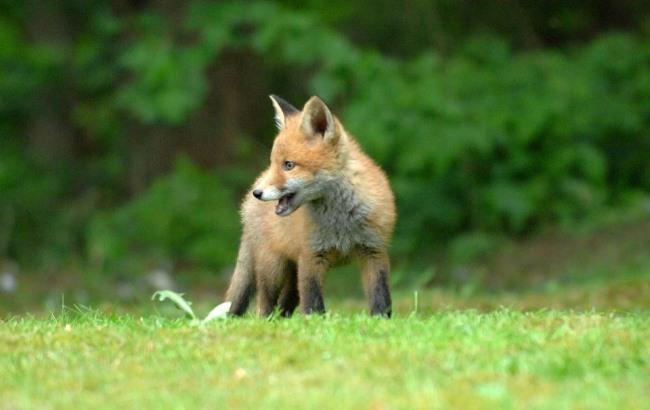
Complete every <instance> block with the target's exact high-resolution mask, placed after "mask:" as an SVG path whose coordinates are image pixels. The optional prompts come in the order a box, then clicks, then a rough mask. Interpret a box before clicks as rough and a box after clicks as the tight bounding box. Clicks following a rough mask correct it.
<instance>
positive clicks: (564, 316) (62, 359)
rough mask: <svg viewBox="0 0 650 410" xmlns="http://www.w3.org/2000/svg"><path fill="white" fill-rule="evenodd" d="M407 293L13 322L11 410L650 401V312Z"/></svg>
mask: <svg viewBox="0 0 650 410" xmlns="http://www.w3.org/2000/svg"><path fill="white" fill-rule="evenodd" d="M434 296H435V297H439V296H440V295H439V294H431V293H428V294H423V295H420V296H419V299H420V300H419V301H418V303H419V304H420V305H421V306H430V305H431V300H430V299H429V298H431V297H434ZM398 299H399V300H398V303H397V306H398V311H399V312H398V314H397V315H396V317H395V318H393V319H391V320H381V319H374V318H369V317H368V316H366V315H365V314H356V313H347V312H348V311H349V310H351V309H352V310H355V309H360V308H361V306H360V305H354V304H352V302H346V303H342V304H336V303H334V304H333V309H332V310H333V311H337V312H339V313H332V314H330V315H328V316H326V317H307V318H306V317H301V316H297V317H294V318H292V319H288V320H287V319H284V320H283V319H272V320H262V319H258V318H252V317H251V318H245V319H241V320H226V321H219V322H216V323H215V322H213V323H211V324H208V325H206V326H205V327H196V326H192V325H190V323H189V321H188V320H186V319H181V318H173V317H169V316H168V315H167V314H166V313H165V316H162V315H160V314H149V315H145V316H143V317H140V316H138V315H133V314H125V313H109V312H106V311H102V312H100V311H90V310H86V309H77V310H70V309H66V310H65V311H64V312H62V313H59V314H55V315H52V316H50V317H46V318H35V317H26V316H21V317H15V318H8V319H4V320H3V321H0V375H2V378H1V379H0V397H2V401H1V402H0V408H6V409H22V408H39V409H40V408H233V407H236V408H255V409H258V408H337V409H338V408H349V409H383V408H405V409H411V408H450V409H451V408H453V409H458V408H463V409H465V408H506V409H507V408H526V409H535V408H541V409H546V408H547V409H558V408H589V409H597V408H612V409H613V408H625V409H633V408H650V402H648V401H647V397H648V396H647V392H648V391H650V313H649V312H648V311H647V310H636V311H629V312H619V313H613V312H609V313H608V312H602V311H587V312H574V311H569V310H564V311H557V310H537V311H530V312H525V311H518V310H512V309H506V308H502V309H496V310H493V311H489V312H483V313H481V312H479V311H477V310H449V309H447V310H441V311H437V312H436V313H433V314H429V313H425V312H419V313H417V314H414V313H412V312H411V313H409V309H410V310H411V311H412V302H413V300H412V297H407V296H403V297H402V298H398ZM359 303H360V302H359ZM400 306H401V307H400ZM341 312H342V313H341Z"/></svg>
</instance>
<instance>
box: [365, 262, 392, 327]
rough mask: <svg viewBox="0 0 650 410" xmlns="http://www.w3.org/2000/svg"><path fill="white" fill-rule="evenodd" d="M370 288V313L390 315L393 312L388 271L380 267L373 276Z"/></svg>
mask: <svg viewBox="0 0 650 410" xmlns="http://www.w3.org/2000/svg"><path fill="white" fill-rule="evenodd" d="M373 279H374V280H373V283H371V288H370V289H369V290H370V301H369V302H370V314H371V315H384V316H387V317H390V316H391V314H392V307H391V299H390V290H389V288H388V272H387V271H385V270H384V269H380V270H379V272H377V276H376V277H375V278H373Z"/></svg>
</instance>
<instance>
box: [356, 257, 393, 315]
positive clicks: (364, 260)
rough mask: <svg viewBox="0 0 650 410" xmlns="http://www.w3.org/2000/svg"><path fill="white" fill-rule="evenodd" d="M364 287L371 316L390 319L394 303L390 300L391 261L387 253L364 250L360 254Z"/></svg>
mask: <svg viewBox="0 0 650 410" xmlns="http://www.w3.org/2000/svg"><path fill="white" fill-rule="evenodd" d="M360 260H361V273H362V275H363V285H364V289H365V292H366V297H367V298H368V308H369V310H370V314H371V315H373V316H374V315H382V316H386V317H390V316H391V313H392V303H391V298H390V287H389V273H390V261H389V259H388V254H387V253H386V251H377V250H371V249H364V250H362V251H361V252H360Z"/></svg>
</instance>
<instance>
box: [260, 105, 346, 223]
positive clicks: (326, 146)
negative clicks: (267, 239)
mask: <svg viewBox="0 0 650 410" xmlns="http://www.w3.org/2000/svg"><path fill="white" fill-rule="evenodd" d="M270 98H271V102H272V103H273V107H274V109H275V121H276V125H277V127H278V131H279V132H278V135H277V136H276V137H275V141H274V143H273V149H272V150H271V165H270V167H269V169H268V171H267V172H266V173H265V174H264V177H263V178H262V179H260V180H259V181H258V182H257V185H256V186H255V187H254V189H253V196H255V198H257V199H259V200H262V201H278V204H277V205H276V208H275V213H276V214H277V215H280V216H287V215H290V214H291V213H293V212H294V211H295V210H296V209H298V208H299V207H300V206H301V205H303V204H305V203H307V202H309V201H314V200H317V199H319V198H321V197H322V195H323V192H324V190H325V189H326V187H327V184H328V182H329V181H331V180H333V179H335V178H336V177H337V175H338V174H339V171H340V170H341V169H342V167H343V164H344V161H345V159H346V158H345V155H344V152H345V150H344V149H343V148H344V145H345V144H346V143H347V141H346V136H345V133H344V131H343V127H342V126H341V124H340V123H339V122H338V120H337V119H336V118H335V117H334V116H333V115H332V113H331V112H330V109H329V108H328V107H327V105H325V103H324V102H323V101H322V100H321V99H320V98H318V97H315V96H314V97H311V98H310V99H309V100H308V101H307V103H305V106H304V107H303V109H302V111H299V110H298V109H296V108H295V107H294V106H292V105H291V104H289V103H288V102H286V101H284V100H283V99H281V98H280V97H277V96H275V95H271V96H270Z"/></svg>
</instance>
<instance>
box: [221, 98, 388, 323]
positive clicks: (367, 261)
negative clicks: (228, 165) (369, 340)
mask: <svg viewBox="0 0 650 410" xmlns="http://www.w3.org/2000/svg"><path fill="white" fill-rule="evenodd" d="M269 97H270V99H271V103H272V105H273V109H274V111H275V123H276V126H277V131H278V132H277V135H276V137H275V139H274V142H273V147H272V149H271V156H270V165H269V167H268V168H267V169H266V170H265V171H264V172H262V174H261V175H260V176H259V177H258V178H257V180H256V181H255V183H254V184H253V186H252V187H251V188H250V190H249V191H248V193H247V194H246V196H245V198H244V200H243V202H242V205H241V220H242V225H243V229H242V236H241V242H240V245H239V252H238V255H237V263H236V266H235V270H234V272H233V275H232V278H231V281H230V285H229V287H228V290H227V292H226V301H228V302H230V303H231V305H230V311H229V314H230V315H233V316H242V315H244V314H245V313H246V311H247V309H248V305H249V303H250V300H251V298H252V297H253V295H254V294H255V292H256V293H257V307H258V313H259V314H260V315H262V316H269V315H271V314H273V312H274V311H276V309H277V310H278V311H279V313H280V315H282V316H285V317H289V316H291V315H292V314H293V313H294V311H295V310H296V308H297V307H298V305H299V306H300V310H301V312H302V313H303V314H305V315H309V314H322V313H324V312H325V304H324V299H323V284H324V280H325V274H326V273H327V271H328V270H329V269H330V268H332V267H335V266H339V265H342V264H346V263H349V262H352V261H357V262H358V263H359V266H360V268H361V269H360V270H361V276H362V283H363V287H364V291H365V295H366V298H367V302H368V309H369V313H370V314H371V315H381V316H385V317H390V316H391V313H392V305H391V295H390V285H389V279H390V278H389V275H390V260H389V255H388V247H389V243H390V240H391V236H392V233H393V229H394V226H395V221H396V218H397V214H396V209H395V199H394V195H393V191H392V190H391V187H390V184H389V181H388V178H387V176H386V174H385V173H384V171H383V170H382V169H381V168H380V167H379V166H378V165H377V164H376V163H375V162H374V161H373V160H372V159H371V158H370V157H369V156H368V155H366V154H365V153H364V152H363V151H362V149H361V146H360V145H359V143H358V142H357V141H356V140H355V138H354V137H353V136H352V135H351V134H350V133H348V132H347V131H346V129H345V128H344V127H343V125H342V123H341V122H340V121H339V119H338V118H337V117H336V116H334V115H333V114H332V112H331V111H330V109H329V107H328V106H327V105H326V104H325V103H324V102H323V100H321V99H320V98H319V97H317V96H312V97H311V98H309V100H308V101H307V102H306V103H305V105H304V106H303V108H302V110H298V109H297V108H295V107H294V106H293V105H291V104H290V103H288V102H287V101H285V100H283V99H282V98H280V97H278V96H276V95H270V96H269Z"/></svg>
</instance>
